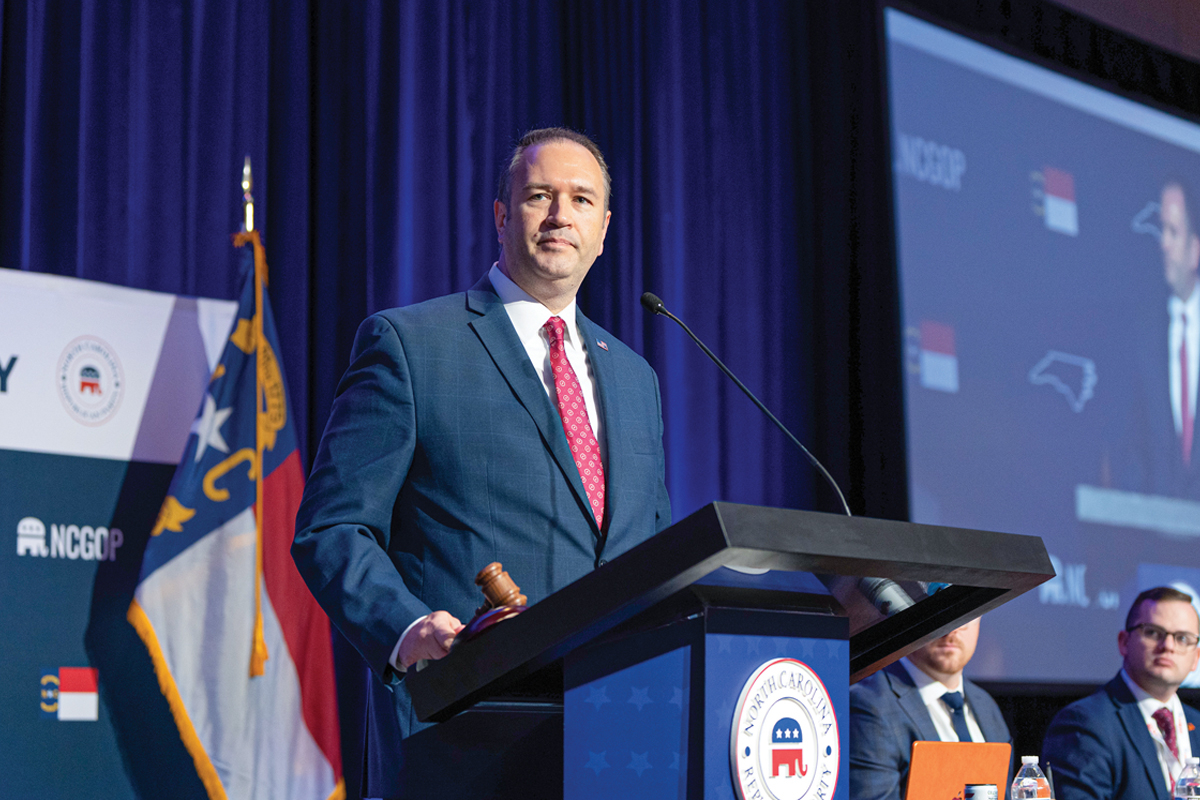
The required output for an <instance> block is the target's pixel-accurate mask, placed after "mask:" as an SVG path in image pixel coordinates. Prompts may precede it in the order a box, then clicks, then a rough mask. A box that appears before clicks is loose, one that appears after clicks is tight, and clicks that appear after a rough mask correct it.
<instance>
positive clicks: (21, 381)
mask: <svg viewBox="0 0 1200 800" xmlns="http://www.w3.org/2000/svg"><path fill="white" fill-rule="evenodd" d="M236 311H237V304H236V303H235V302H233V301H227V300H209V299H203V298H192V297H183V296H176V295H171V294H163V293H159V292H149V291H142V290H136V289H126V288H121V287H116V286H110V285H107V284H101V283H94V282H90V281H82V280H76V279H73V278H64V277H59V276H53V275H46V274H37V273H29V272H23V271H17V270H8V269H0V486H2V487H3V489H2V490H0V535H3V536H7V537H9V538H8V541H9V542H10V544H9V545H8V546H6V547H0V603H3V607H4V608H5V611H6V613H5V614H4V615H3V616H2V617H0V641H2V642H3V643H4V653H5V655H4V658H2V659H0V712H2V714H3V717H4V719H5V724H4V725H3V726H0V752H4V753H5V754H6V758H5V761H6V762H7V764H8V766H7V767H6V769H5V770H4V771H3V774H0V788H2V789H3V790H4V791H2V792H0V794H3V795H4V796H6V797H9V796H12V797H21V796H30V797H32V796H43V797H47V796H49V797H69V796H77V797H84V796H89V797H106V798H133V797H136V796H138V795H141V796H149V795H148V794H147V793H149V794H150V795H157V796H173V797H186V796H194V795H195V794H196V790H198V789H200V787H198V786H197V785H195V770H194V769H189V767H190V761H191V759H190V757H189V756H188V754H187V752H186V750H185V749H184V748H183V746H182V744H181V743H180V742H179V741H178V738H179V737H178V734H177V733H176V732H175V726H174V724H173V722H172V718H171V716H170V711H169V709H168V707H167V703H166V701H165V700H164V699H163V697H162V695H161V693H160V692H159V690H158V685H157V683H156V681H155V677H154V672H153V667H152V665H151V663H150V660H149V657H148V656H147V655H146V651H145V648H144V647H143V646H142V645H141V643H140V641H139V640H138V638H137V635H136V633H135V632H134V631H133V629H132V627H131V626H130V625H129V624H128V622H127V621H126V611H127V609H128V607H129V601H130V599H131V597H132V594H133V589H134V586H135V585H136V583H137V577H138V570H139V567H140V564H141V556H142V552H143V550H144V548H145V545H146V541H147V539H148V537H149V534H150V530H151V528H152V527H153V524H154V520H155V517H156V515H157V513H158V509H159V507H160V506H161V504H162V501H163V497H164V496H165V494H166V491H167V487H168V485H169V484H170V481H171V476H172V475H173V474H174V472H175V468H176V466H177V465H178V463H179V460H180V457H181V456H182V454H183V451H184V446H185V444H186V443H187V440H188V436H189V434H190V429H191V426H192V421H193V419H194V418H195V416H196V411H197V409H198V408H199V406H200V402H201V399H202V398H203V397H204V391H205V387H206V385H207V384H208V380H209V376H210V375H211V374H212V370H213V369H214V368H215V366H216V364H217V360H218V358H219V357H220V354H221V349H222V347H223V346H224V343H225V339H226V337H227V336H228V333H229V330H230V325H231V323H232V321H233V318H234V315H235V313H236ZM114 692H119V697H118V695H116V694H114ZM154 730H159V731H162V732H163V735H162V736H161V737H155V736H150V737H147V736H146V735H145V734H146V732H147V731H154ZM135 732H136V733H138V734H140V735H138V736H136V737H134V736H133V734H134V733H135ZM119 741H121V742H130V741H138V742H141V743H142V744H139V745H138V746H136V747H120V748H119V747H118V742H119ZM146 743H148V744H146ZM123 761H124V763H123ZM149 764H155V765H156V768H155V769H153V770H149V771H146V770H139V766H144V765H149ZM172 765H178V766H179V767H180V769H175V770H172V769H171V766H172ZM189 773H190V777H189ZM172 774H173V775H175V776H176V777H174V778H172V777H170V776H171V775H172ZM138 775H155V776H160V777H155V778H153V780H154V785H146V786H135V785H134V783H135V782H137V781H138V780H139V778H138V777H136V776H138ZM142 780H145V779H144V778H143V779H142ZM172 781H178V782H179V783H178V785H173V784H172Z"/></svg>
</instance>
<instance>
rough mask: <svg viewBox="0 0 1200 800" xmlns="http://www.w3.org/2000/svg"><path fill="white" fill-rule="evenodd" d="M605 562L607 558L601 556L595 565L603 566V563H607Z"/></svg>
mask: <svg viewBox="0 0 1200 800" xmlns="http://www.w3.org/2000/svg"><path fill="white" fill-rule="evenodd" d="M607 563H608V559H607V558H602V559H600V561H598V562H597V563H596V566H597V567H603V566H604V565H605V564H607Z"/></svg>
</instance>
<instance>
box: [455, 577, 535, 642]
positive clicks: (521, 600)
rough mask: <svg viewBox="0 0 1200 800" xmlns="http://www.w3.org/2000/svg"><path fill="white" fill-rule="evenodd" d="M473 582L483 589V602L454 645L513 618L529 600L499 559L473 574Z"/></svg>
mask: <svg viewBox="0 0 1200 800" xmlns="http://www.w3.org/2000/svg"><path fill="white" fill-rule="evenodd" d="M475 585H476V586H478V587H479V589H480V591H482V592H483V599H484V604H483V605H481V606H480V607H479V609H478V610H476V612H475V618H474V619H472V620H471V621H470V622H468V623H467V624H466V626H465V627H463V629H462V630H461V631H459V632H458V636H456V637H454V645H458V644H459V643H461V642H465V641H468V640H469V639H473V638H474V637H476V636H478V635H479V634H481V633H483V632H484V631H485V630H487V629H488V628H490V627H492V626H493V625H495V624H496V623H497V622H500V621H502V620H506V619H508V618H509V617H515V616H516V615H517V614H520V613H521V612H522V611H524V610H525V606H526V605H528V603H529V598H527V597H526V596H525V595H523V594H521V587H520V586H517V584H515V583H513V579H512V578H510V577H509V576H508V573H507V572H505V571H504V567H503V566H501V564H500V562H499V561H493V562H492V563H491V564H488V565H487V566H486V567H484V568H483V569H481V570H480V571H479V574H478V575H476V576H475Z"/></svg>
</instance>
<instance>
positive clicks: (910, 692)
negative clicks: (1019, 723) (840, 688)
mask: <svg viewBox="0 0 1200 800" xmlns="http://www.w3.org/2000/svg"><path fill="white" fill-rule="evenodd" d="M978 641H979V620H978V619H976V620H973V621H971V622H969V623H967V624H966V625H963V626H961V627H959V628H955V629H954V630H952V631H951V632H950V633H948V634H946V635H945V636H943V637H941V638H940V639H935V640H933V641H932V642H930V643H929V644H927V645H925V646H924V647H922V648H921V649H919V650H915V651H913V652H912V653H910V654H909V655H908V657H907V658H902V659H900V660H899V661H897V662H895V663H894V664H889V665H888V666H886V667H884V668H883V669H881V670H879V671H878V672H876V673H875V674H874V675H871V676H870V677H868V678H864V679H863V680H861V681H859V682H858V683H856V684H855V685H853V686H851V687H850V797H851V800H900V798H902V797H904V792H905V784H906V783H907V781H908V768H909V761H910V759H911V757H912V746H913V742H917V741H932V742H959V741H972V742H1008V743H1010V744H1011V743H1012V736H1011V735H1010V734H1009V732H1008V726H1007V725H1006V724H1005V723H1004V717H1003V716H1002V715H1001V714H1000V709H999V707H997V705H996V701H995V700H993V699H992V698H991V695H989V694H988V693H987V692H985V691H984V690H983V689H981V688H980V687H979V686H977V685H975V684H974V683H972V682H971V681H969V680H967V679H966V678H965V677H963V668H964V667H966V666H967V662H969V661H970V660H971V656H973V655H974V654H975V645H976V644H977V643H978Z"/></svg>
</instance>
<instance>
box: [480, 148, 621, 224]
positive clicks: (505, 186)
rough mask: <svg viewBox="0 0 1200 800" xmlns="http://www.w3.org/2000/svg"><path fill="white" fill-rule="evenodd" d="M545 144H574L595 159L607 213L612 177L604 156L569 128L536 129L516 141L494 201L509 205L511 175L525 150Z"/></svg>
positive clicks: (502, 173) (498, 184) (501, 174)
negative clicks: (602, 185)
mask: <svg viewBox="0 0 1200 800" xmlns="http://www.w3.org/2000/svg"><path fill="white" fill-rule="evenodd" d="M545 142H574V143H575V144H577V145H580V146H581V147H584V148H586V149H587V151H588V152H589V153H591V154H592V155H593V156H595V157H596V162H597V163H598V164H599V165H600V174H601V175H603V176H604V210H605V211H607V210H608V201H609V198H610V197H612V176H611V175H609V174H608V163H607V162H606V161H605V160H604V154H603V153H601V152H600V148H599V147H598V146H597V145H596V143H595V142H593V141H592V140H591V139H590V138H588V137H587V136H586V135H585V134H582V133H580V132H579V131H575V130H571V129H570V128H538V129H537V130H532V131H529V132H528V133H526V134H525V135H524V136H522V137H521V138H520V139H518V140H517V144H516V146H515V147H513V149H512V154H511V155H510V156H509V159H508V164H506V165H505V167H504V169H502V170H500V180H499V181H498V183H497V186H496V199H497V200H499V201H500V202H501V203H504V205H505V206H506V207H507V206H509V205H510V204H511V200H512V179H513V173H515V172H516V171H517V165H518V164H520V163H521V158H522V157H523V156H524V155H525V151H526V150H528V149H529V148H531V147H533V146H534V145H538V144H543V143H545Z"/></svg>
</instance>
